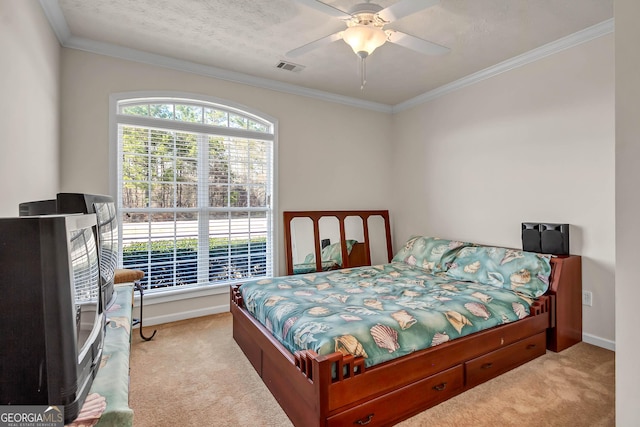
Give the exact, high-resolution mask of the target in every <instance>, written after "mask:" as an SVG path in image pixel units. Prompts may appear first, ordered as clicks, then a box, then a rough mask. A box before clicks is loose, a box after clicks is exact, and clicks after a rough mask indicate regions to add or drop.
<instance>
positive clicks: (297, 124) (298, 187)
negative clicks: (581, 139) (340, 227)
mask: <svg viewBox="0 0 640 427" xmlns="http://www.w3.org/2000/svg"><path fill="white" fill-rule="evenodd" d="M149 90H159V91H182V92H189V93H197V94H203V95H207V96H213V97H216V98H222V99H225V100H228V101H230V102H232V103H234V104H241V105H244V106H246V107H248V108H250V109H251V110H258V111H261V112H262V113H264V114H267V115H269V116H271V117H274V118H275V119H277V120H278V158H277V163H278V164H277V179H278V181H277V191H278V194H277V201H278V213H277V215H276V223H277V224H278V226H279V225H280V224H281V222H282V214H281V213H282V211H283V210H308V209H386V208H391V206H390V203H389V202H388V199H389V195H390V191H391V187H390V174H391V171H390V167H391V166H390V164H389V163H388V161H387V159H388V158H389V156H390V152H391V148H392V147H391V145H390V144H389V143H388V141H389V140H390V139H391V133H390V132H391V120H392V118H391V116H390V115H389V114H385V113H378V112H373V111H369V110H363V109H359V108H354V107H348V106H343V105H339V104H335V103H329V102H325V101H318V100H314V99H310V98H306V97H301V96H296V95H291V94H285V93H280V92H275V91H271V90H266V89H260V88H256V87H251V86H247V85H242V84H236V83H231V82H227V81H223V80H217V79H213V78H210V77H205V76H200V75H195V74H188V73H184V72H179V71H174V70H170V69H166V68H160V67H154V66H150V65H146V64H142V63H136V62H131V61H125V60H120V59H116V58H111V57H107V56H102V55H95V54H91V53H86V52H82V51H79V50H72V49H63V53H62V93H64V99H63V100H62V141H63V143H62V157H61V187H62V191H73V192H98V193H109V191H110V182H109V176H110V173H109V144H110V143H111V142H112V141H111V142H110V141H109V128H108V126H109V96H110V95H111V94H112V93H117V92H126V91H149ZM336 153H339V155H336ZM278 235H279V236H282V231H281V230H280V231H279V233H278ZM280 239H281V238H280ZM277 248H278V252H279V265H280V273H281V274H284V271H285V270H284V255H283V252H284V244H283V243H282V240H279V242H278V244H277ZM196 299H197V300H196ZM148 300H149V302H150V303H152V302H153V300H152V299H151V298H149V299H148ZM146 301H147V300H145V302H146ZM167 304H168V303H167ZM167 304H164V303H163V304H156V305H154V306H152V305H150V306H149V307H148V308H147V307H145V317H148V318H149V319H150V320H151V321H153V320H152V319H154V318H155V319H157V320H158V321H161V320H160V319H162V318H163V316H165V315H167V316H169V317H167V318H170V319H173V320H177V319H178V318H179V317H175V313H177V312H181V313H187V312H188V311H189V310H195V311H192V312H191V314H198V313H199V314H207V309H208V308H212V307H217V308H216V309H215V310H218V311H220V310H223V309H224V308H225V307H227V308H226V309H228V298H227V296H226V293H225V294H223V295H217V296H212V297H210V298H207V299H205V300H202V299H201V298H200V297H198V298H193V299H190V300H188V301H185V300H182V301H181V302H179V303H178V302H177V303H175V304H172V305H171V307H167ZM158 305H161V306H162V307H159V306H158ZM185 315H186V314H185ZM171 316H174V317H171Z"/></svg>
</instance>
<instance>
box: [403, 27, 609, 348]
mask: <svg viewBox="0 0 640 427" xmlns="http://www.w3.org/2000/svg"><path fill="white" fill-rule="evenodd" d="M613 62H614V38H613V35H608V36H604V37H601V38H598V39H596V40H593V41H591V42H588V43H584V44H581V45H579V46H576V47H573V48H571V49H568V50H565V51H562V52H560V53H557V54H555V55H552V56H549V57H546V58H544V59H542V60H539V61H536V62H534V63H531V64H529V65H526V66H524V67H521V68H517V69H515V70H512V71H509V72H506V73H503V74H500V75H498V76H496V77H493V78H491V79H488V80H485V81H483V82H481V83H478V84H475V85H473V86H469V87H467V88H464V89H461V90H459V91H456V92H453V93H450V94H448V95H446V96H443V97H441V98H438V99H436V100H434V101H431V102H428V103H426V104H423V105H420V106H418V107H415V108H413V109H411V110H407V111H403V112H401V113H398V114H396V115H395V117H394V123H393V128H394V139H393V146H394V152H393V153H394V174H393V176H394V181H393V186H394V188H395V189H396V191H394V192H393V195H394V199H393V204H392V205H393V206H394V222H393V227H394V230H393V235H394V240H395V247H398V245H399V244H402V242H403V241H404V240H406V239H407V238H408V237H409V236H410V235H411V234H427V235H435V236H440V237H445V238H455V239H463V240H467V241H472V242H477V243H485V244H495V245H501V246H502V245H504V246H510V247H521V240H520V227H521V225H520V224H521V223H522V222H526V221H543V222H559V223H569V224H571V229H570V233H571V239H570V242H571V252H572V253H575V254H578V255H582V256H583V289H585V290H589V291H592V292H593V306H592V307H586V306H585V307H584V309H583V313H584V322H583V330H584V332H585V334H587V338H588V336H592V338H594V339H596V340H604V341H605V342H606V344H609V345H612V344H613V341H614V340H615V333H614V269H615V247H614V245H615V241H614V234H615V229H614V224H615V220H614V212H615V211H614V170H615V169H614V167H615V163H614V156H615V152H614V149H615V142H614V66H613ZM601 344H602V343H601Z"/></svg>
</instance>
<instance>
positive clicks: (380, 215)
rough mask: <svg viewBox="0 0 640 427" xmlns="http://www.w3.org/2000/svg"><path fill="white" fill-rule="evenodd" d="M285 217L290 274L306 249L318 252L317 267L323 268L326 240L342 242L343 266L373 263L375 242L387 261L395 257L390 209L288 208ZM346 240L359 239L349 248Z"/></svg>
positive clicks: (317, 269)
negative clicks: (297, 209) (319, 209)
mask: <svg viewBox="0 0 640 427" xmlns="http://www.w3.org/2000/svg"><path fill="white" fill-rule="evenodd" d="M283 218H284V240H285V258H286V267H287V274H288V275H290V274H294V265H295V264H298V263H299V262H301V258H302V257H303V254H304V253H312V254H315V257H314V262H315V267H316V268H315V271H322V270H323V263H322V261H323V260H322V250H323V246H322V242H323V241H325V246H326V243H327V242H326V241H327V240H329V242H328V243H330V244H338V243H339V246H340V248H341V252H340V253H341V259H342V260H344V261H343V262H342V265H341V267H342V268H348V267H358V266H362V265H371V261H372V251H373V250H374V247H373V246H372V245H373V244H374V243H375V245H376V246H375V249H376V252H382V253H383V255H384V259H385V261H384V262H390V261H391V259H392V258H393V250H392V247H391V228H390V225H389V211H388V210H353V211H347V210H339V211H285V212H283ZM360 224H361V225H360ZM301 230H304V231H305V232H304V233H301ZM301 234H304V236H301ZM347 240H357V243H355V244H353V246H351V248H350V249H351V250H350V251H348V245H347ZM350 243H352V242H350Z"/></svg>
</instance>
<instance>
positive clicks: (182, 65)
mask: <svg viewBox="0 0 640 427" xmlns="http://www.w3.org/2000/svg"><path fill="white" fill-rule="evenodd" d="M40 5H41V6H42V8H43V9H44V13H45V16H46V17H47V19H48V20H49V23H50V25H51V27H52V28H53V31H54V33H55V34H56V36H57V37H58V41H59V42H60V44H61V45H62V46H63V47H66V48H70V49H78V50H82V51H85V52H91V53H97V54H100V55H106V56H111V57H115V58H120V59H126V60H129V61H135V62H141V63H145V64H150V65H155V66H159V67H164V68H169V69H173V70H177V71H185V72H188V73H194V74H200V75H203V76H207V77H213V78H216V79H221V80H226V81H230V82H234V83H241V84H245V85H249V86H254V87H258V88H263V89H270V90H275V91H278V92H284V93H289V94H292V95H299V96H305V97H308V98H315V99H319V100H323V101H328V102H333V103H337V104H343V105H348V106H351V107H357V108H364V109H367V110H373V111H377V112H382V113H391V109H392V106H391V105H388V104H382V103H378V102H372V101H365V100H362V99H358V98H352V97H348V96H343V95H338V94H335V93H331V92H324V91H320V90H316V89H309V88H305V87H302V86H297V85H293V84H290V83H283V82H279V81H276V80H271V79H265V78H261V77H255V76H251V75H248V74H243V73H239V72H235V71H230V70H225V69H222V68H218V67H212V66H208V65H203V64H198V63H195V62H191V61H184V60H180V59H175V58H170V57H168V56H164V55H158V54H155V53H150V52H145V51H141V50H137V49H131V48H126V47H123V46H117V45H114V44H110V43H104V42H98V41H95V40H90V39H87V38H82V37H76V36H73V35H72V34H71V31H70V30H69V26H68V25H67V21H66V20H65V18H64V15H63V13H62V9H60V4H59V3H58V1H57V0H40Z"/></svg>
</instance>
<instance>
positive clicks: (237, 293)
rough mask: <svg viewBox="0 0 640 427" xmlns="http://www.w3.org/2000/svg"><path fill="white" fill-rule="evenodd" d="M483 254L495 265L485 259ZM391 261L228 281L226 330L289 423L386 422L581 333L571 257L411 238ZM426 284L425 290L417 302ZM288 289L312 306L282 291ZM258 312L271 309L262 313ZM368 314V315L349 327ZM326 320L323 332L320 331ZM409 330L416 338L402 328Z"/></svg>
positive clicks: (577, 263)
mask: <svg viewBox="0 0 640 427" xmlns="http://www.w3.org/2000/svg"><path fill="white" fill-rule="evenodd" d="M443 247H445V250H441V249H442V248H443ZM434 248H440V249H438V250H435V249H434ZM427 253H429V254H430V255H428V256H425V254H427ZM434 253H435V255H433V254H434ZM492 257H493V258H494V259H495V260H498V262H496V263H495V265H491V268H488V267H487V265H490V262H491V258H492ZM496 257H497V258H496ZM525 258H526V259H525ZM504 260H508V261H506V262H504V263H503V264H501V261H504ZM392 261H393V262H391V263H388V264H383V265H374V266H362V267H356V268H347V269H342V270H336V271H328V272H313V273H311V274H307V275H301V276H291V277H283V278H275V279H265V280H262V281H257V282H252V283H246V284H244V285H236V286H233V287H232V289H231V312H232V314H233V317H234V321H233V335H234V339H235V340H236V342H237V343H238V345H239V346H240V347H241V348H242V350H243V352H244V353H245V355H246V356H247V358H248V360H249V361H250V362H251V364H252V365H253V367H254V368H255V369H256V371H257V372H258V373H259V374H260V376H261V377H262V379H263V381H264V383H265V384H266V385H267V387H268V388H269V389H270V391H271V392H272V394H273V395H274V396H275V398H276V400H277V401H278V402H279V404H280V405H281V406H282V408H283V409H284V411H285V412H286V413H287V415H288V416H289V418H290V419H291V421H292V422H293V423H294V424H295V425H297V426H334V425H336V426H337V425H390V424H394V423H396V422H399V421H401V420H403V419H406V418H408V417H410V416H412V415H414V414H416V413H418V412H420V411H422V410H424V409H426V408H428V407H431V406H433V405H436V404H438V403H440V402H442V401H444V400H446V399H449V398H451V397H452V396H455V395H457V394H459V393H462V392H464V391H465V390H468V389H469V388H471V387H474V386H475V385H478V384H480V383H482V382H485V381H487V380H489V379H491V378H493V377H495V376H497V375H500V374H502V373H504V372H506V371H508V370H510V369H512V368H514V367H516V366H518V365H521V364H523V363H526V362H527V361H529V360H532V359H534V358H536V357H538V356H540V355H542V354H544V353H545V352H546V350H547V349H549V350H552V351H561V350H563V349H565V348H567V347H569V346H571V345H573V344H575V343H576V342H579V341H580V340H581V335H582V329H581V327H582V326H581V325H582V319H581V305H580V302H581V259H580V257H578V256H566V257H554V258H547V257H541V256H536V255H535V254H526V255H522V252H521V251H515V250H511V249H507V248H492V247H487V246H480V245H473V244H471V243H465V242H452V241H445V240H442V239H434V238H428V237H423V236H417V237H414V238H412V239H409V241H408V242H407V243H406V244H405V246H404V247H403V248H402V249H401V250H400V251H398V253H397V254H396V256H395V257H394V258H393V260H392ZM478 261H480V263H479V264H478ZM523 262H533V263H537V264H536V266H537V267H539V268H538V270H535V268H536V267H535V266H534V267H529V266H527V269H529V268H533V269H531V270H530V271H532V272H533V274H532V275H530V276H529V277H528V279H529V281H528V283H527V284H526V285H525V286H523V284H522V282H525V280H522V270H523V269H522V268H520V267H522V265H521V264H519V263H523ZM470 266H471V267H470ZM547 269H548V270H547ZM528 271H529V270H528ZM481 276H482V277H481ZM500 277H510V279H509V280H507V281H506V282H505V283H508V285H509V286H505V287H507V288H516V289H517V290H518V294H517V295H515V294H513V292H511V295H510V291H509V289H504V288H499V287H497V286H495V283H492V281H495V280H498V279H500ZM545 281H546V282H547V283H545ZM243 286H244V287H245V288H244V289H243ZM341 286H342V287H341ZM269 287H272V288H273V289H272V291H271V292H267V289H268V288H269ZM362 289H364V290H367V291H369V290H373V294H370V293H365V292H360V290H362ZM426 290H432V291H435V294H434V293H430V294H429V295H428V296H426V297H425V298H426V300H419V296H418V294H419V293H422V292H424V293H428V292H426ZM354 291H355V292H354ZM456 291H459V292H461V293H462V294H464V295H463V298H464V299H463V300H462V302H458V303H457V304H458V305H457V308H452V307H450V306H449V307H447V306H444V305H443V306H441V305H440V303H441V302H444V301H441V300H446V299H447V298H450V297H453V295H452V294H453V293H455V292H456ZM543 292H544V293H543ZM296 293H297V294H300V295H301V296H302V297H305V298H307V299H308V300H310V301H311V304H312V305H311V306H306V307H303V306H299V305H298V302H297V301H295V302H294V301H293V300H292V299H291V298H289V297H290V296H292V295H293V294H296ZM310 293H311V295H309V294H310ZM498 294H505V295H506V297H505V298H506V299H505V300H504V301H503V302H502V303H501V304H503V305H502V306H499V307H498V308H495V307H491V306H490V305H489V304H485V303H488V302H489V301H492V300H499V299H500V298H499V297H498ZM538 294H540V295H538ZM372 295H376V296H374V297H372ZM345 296H346V297H347V299H346V300H345ZM451 299H453V298H451ZM260 300H262V303H264V304H260ZM374 300H375V301H374ZM358 301H359V302H360V303H361V304H357V303H358ZM425 301H426V302H425ZM321 302H323V303H324V304H321ZM424 304H431V306H430V307H428V308H429V309H435V311H434V313H435V314H434V313H431V314H429V313H428V312H427V310H426V309H425V306H424ZM455 304H456V303H454V305H455ZM381 306H382V307H381ZM384 306H387V307H384ZM260 307H262V308H260ZM339 307H342V308H346V309H347V310H346V311H338V308H339ZM382 308H388V310H387V311H385V312H384V313H383V310H382ZM267 311H271V312H274V313H276V314H277V316H276V317H275V318H272V320H268V321H266V320H264V318H263V317H264V316H263V314H265V313H266V312H267ZM285 312H288V313H289V314H292V316H289V317H287V316H283V315H282V313H285ZM278 313H279V314H278ZM304 315H307V318H305V317H304ZM309 316H311V317H312V319H309V318H308V317H309ZM341 316H344V317H341ZM434 316H435V318H436V326H435V327H434V329H433V330H428V329H419V328H423V326H421V325H422V323H421V322H422V319H420V317H425V318H428V317H434ZM314 317H315V318H316V319H313V318H314ZM366 317H371V323H367V324H366V325H361V327H360V328H359V329H358V328H354V329H348V327H349V326H350V325H355V324H359V323H361V322H363V321H364V320H363V319H364V318H366ZM292 318H294V320H293V321H292V320H291V319H292ZM332 318H333V321H335V319H337V318H341V319H342V322H333V323H332ZM356 318H357V319H356ZM258 319H262V321H263V323H261V322H260V321H259V320H258ZM486 321H489V323H488V324H487V325H486V328H481V326H482V325H481V324H482V323H483V322H486ZM438 322H439V323H438ZM492 322H493V323H492ZM325 323H326V324H329V325H331V327H329V328H326V327H325V328H324V329H329V330H335V333H334V334H333V335H330V334H331V332H329V335H328V336H326V337H323V336H322V334H321V333H320V332H323V331H321V330H322V329H323V327H322V326H319V325H322V324H325ZM412 329H415V330H417V331H418V334H417V337H420V335H423V336H424V337H425V339H424V340H423V341H425V342H426V344H419V343H418V341H416V340H417V338H416V336H413V337H411V338H407V337H406V336H405V334H406V333H407V332H408V331H410V330H412ZM465 329H467V330H468V331H465ZM476 329H478V330H476ZM480 329H481V330H480ZM462 332H470V333H468V334H467V333H462ZM287 335H289V336H290V337H294V339H293V343H291V342H287V341H286V339H285V338H286V336H287ZM295 337H297V338H295ZM296 341H297V342H296ZM367 341H368V342H367ZM394 353H397V354H394Z"/></svg>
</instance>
